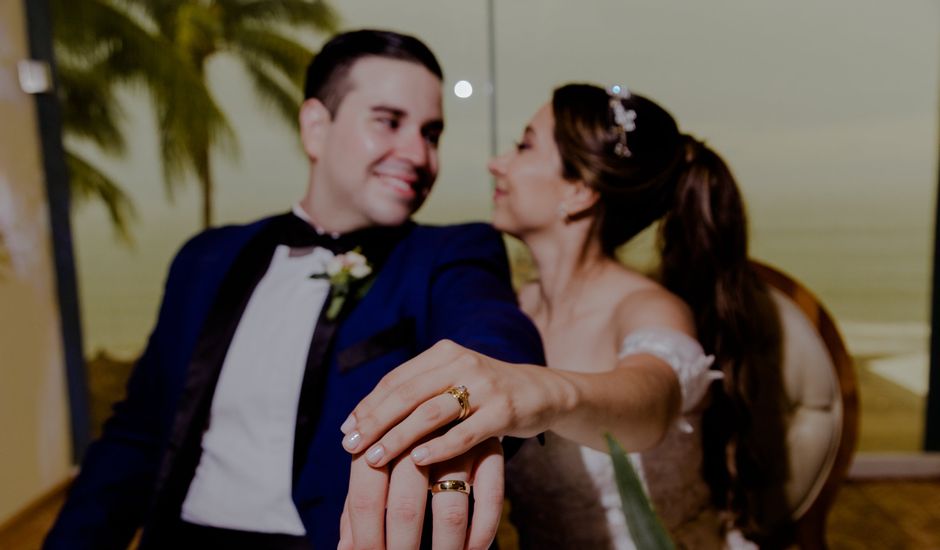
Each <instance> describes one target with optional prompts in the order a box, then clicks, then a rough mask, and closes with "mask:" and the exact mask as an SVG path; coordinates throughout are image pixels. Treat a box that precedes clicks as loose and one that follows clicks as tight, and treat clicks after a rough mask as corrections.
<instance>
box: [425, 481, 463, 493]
mask: <svg viewBox="0 0 940 550" xmlns="http://www.w3.org/2000/svg"><path fill="white" fill-rule="evenodd" d="M448 491H454V492H457V493H463V494H465V495H469V494H470V484H469V483H467V482H466V481H461V480H459V479H444V480H441V481H438V482H437V483H434V484H432V485H431V494H434V495H436V494H438V493H445V492H448Z"/></svg>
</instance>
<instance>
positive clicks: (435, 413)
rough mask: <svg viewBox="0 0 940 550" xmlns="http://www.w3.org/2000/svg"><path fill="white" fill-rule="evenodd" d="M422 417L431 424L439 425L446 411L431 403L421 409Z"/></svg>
mask: <svg viewBox="0 0 940 550" xmlns="http://www.w3.org/2000/svg"><path fill="white" fill-rule="evenodd" d="M421 409H422V410H421V415H422V416H423V417H424V420H426V421H427V422H429V423H437V422H438V421H440V420H441V418H443V416H444V411H443V410H442V409H441V406H440V404H438V403H436V402H434V401H429V402H427V403H426V404H424V405H423V406H422V407H421Z"/></svg>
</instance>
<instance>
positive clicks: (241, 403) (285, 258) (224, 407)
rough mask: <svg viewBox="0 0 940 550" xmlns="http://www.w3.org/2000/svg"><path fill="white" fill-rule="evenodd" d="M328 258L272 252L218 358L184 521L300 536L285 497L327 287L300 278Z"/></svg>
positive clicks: (315, 252) (314, 251)
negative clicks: (220, 361) (217, 372)
mask: <svg viewBox="0 0 940 550" xmlns="http://www.w3.org/2000/svg"><path fill="white" fill-rule="evenodd" d="M298 210H299V209H298V208H296V207H295V208H294V211H295V213H297V211H298ZM301 217H303V218H306V216H301ZM308 221H309V219H308ZM332 258H333V253H332V252H330V251H328V250H326V249H324V248H308V249H291V248H289V247H287V246H284V245H279V246H278V247H277V249H276V250H275V252H274V256H273V258H272V259H271V264H270V266H269V267H268V270H267V272H266V273H265V274H264V277H262V279H261V281H260V282H259V283H258V286H257V287H255V290H254V292H253V293H252V295H251V298H250V299H249V301H248V305H247V306H246V308H245V312H244V314H243V315H242V318H241V321H240V322H239V324H238V328H237V329H236V330H235V334H234V336H233V337H232V343H231V345H230V346H229V349H228V353H227V354H226V356H225V361H224V363H223V366H222V372H221V374H220V375H219V381H218V385H217V386H216V390H215V395H214V396H213V399H212V407H211V409H210V415H211V416H210V421H209V429H208V430H207V431H206V432H205V433H204V434H203V437H202V457H201V459H200V461H199V465H198V467H197V468H196V473H195V475H194V477H193V480H192V484H191V485H190V487H189V492H188V493H187V495H186V499H185V500H184V501H183V508H182V514H181V516H182V518H183V519H184V520H185V521H188V522H190V523H195V524H199V525H208V526H212V527H222V528H227V529H239V530H243V531H257V532H263V533H283V534H289V535H303V534H305V529H304V525H303V523H302V522H301V520H300V516H299V514H298V513H297V508H296V507H295V506H294V502H293V500H292V498H291V485H292V472H293V454H294V429H295V425H296V419H297V405H298V402H299V400H300V387H301V383H302V381H303V376H304V371H305V368H306V362H307V353H308V351H309V349H310V340H311V337H312V335H313V331H314V327H315V326H316V322H317V319H318V318H319V316H320V312H321V310H322V309H323V306H324V302H325V300H326V296H327V294H328V292H329V282H328V281H327V280H326V279H311V278H310V275H311V274H313V273H317V272H323V271H325V267H326V264H327V262H328V261H329V260H331V259H332Z"/></svg>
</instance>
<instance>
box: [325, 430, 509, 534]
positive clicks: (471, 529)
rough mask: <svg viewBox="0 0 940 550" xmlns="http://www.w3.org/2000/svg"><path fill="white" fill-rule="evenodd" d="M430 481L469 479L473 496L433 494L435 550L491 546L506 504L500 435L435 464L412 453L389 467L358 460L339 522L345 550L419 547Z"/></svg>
mask: <svg viewBox="0 0 940 550" xmlns="http://www.w3.org/2000/svg"><path fill="white" fill-rule="evenodd" d="M429 479H430V481H431V485H433V484H435V483H437V482H440V481H457V482H464V483H465V484H466V485H463V484H460V483H458V484H457V485H461V486H463V487H467V488H469V490H470V492H472V495H473V498H474V501H475V503H474V508H473V517H472V518H471V517H469V506H470V494H467V493H465V492H461V491H456V490H445V491H439V492H436V494H434V495H433V496H432V497H431V515H432V521H431V526H430V527H431V544H432V548H434V549H435V550H463V549H464V548H467V549H478V548H479V549H485V548H489V546H490V544H492V542H493V540H494V539H495V538H496V529H497V527H498V526H499V518H500V514H501V512H502V505H503V454H502V446H501V445H500V444H499V441H497V440H496V439H489V440H487V441H484V442H483V443H481V444H480V445H477V446H476V447H474V448H473V449H471V450H470V452H468V453H465V454H463V455H461V456H459V457H457V458H455V459H452V460H449V461H447V462H444V463H442V464H436V465H435V466H433V467H430V468H428V467H420V466H416V465H415V464H414V463H413V462H412V461H411V460H408V458H407V457H404V458H403V459H401V460H395V461H393V462H392V463H391V465H390V467H389V468H373V467H371V466H369V465H368V464H366V463H365V461H364V459H363V457H362V456H361V455H360V456H357V457H355V458H354V459H353V462H352V470H351V472H350V481H349V493H348V494H347V497H346V505H345V507H344V509H343V516H342V519H341V521H340V535H341V538H340V542H339V548H340V550H352V549H356V548H388V549H390V550H391V549H402V550H405V549H415V548H418V547H419V545H420V542H421V538H422V537H421V534H422V530H423V528H425V527H427V526H426V525H425V524H424V518H425V505H426V503H427V495H428V490H429Z"/></svg>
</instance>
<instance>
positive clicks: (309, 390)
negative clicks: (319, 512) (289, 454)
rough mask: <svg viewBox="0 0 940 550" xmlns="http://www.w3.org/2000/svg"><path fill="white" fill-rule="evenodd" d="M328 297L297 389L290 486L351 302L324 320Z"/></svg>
mask: <svg viewBox="0 0 940 550" xmlns="http://www.w3.org/2000/svg"><path fill="white" fill-rule="evenodd" d="M332 297H333V291H332V289H330V292H329V293H328V294H327V297H326V301H325V302H324V303H323V309H322V310H320V318H319V319H318V320H317V325H316V328H315V329H314V331H313V337H312V339H311V341H310V351H309V352H308V353H307V366H306V369H305V370H304V381H303V382H302V383H301V385H300V401H299V403H298V405H297V424H296V425H295V426H294V462H293V484H296V483H297V479H298V478H299V477H300V472H301V470H303V466H304V462H306V458H307V449H308V448H309V447H310V442H311V441H312V440H313V432H314V430H315V428H316V425H317V421H318V420H319V419H320V412H321V410H322V409H323V392H324V391H325V390H326V375H327V372H328V370H329V369H328V365H327V361H328V359H329V353H330V348H331V347H332V346H333V336H335V334H336V328H337V326H338V325H339V321H340V320H341V319H342V318H343V317H344V315H343V313H345V312H346V311H347V310H348V309H349V302H351V301H352V300H348V301H347V303H346V304H344V306H343V308H342V311H341V312H340V315H339V316H338V317H337V318H335V319H328V318H327V316H326V312H327V310H329V303H330V299H331V298H332Z"/></svg>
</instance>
